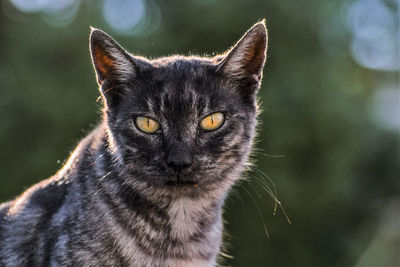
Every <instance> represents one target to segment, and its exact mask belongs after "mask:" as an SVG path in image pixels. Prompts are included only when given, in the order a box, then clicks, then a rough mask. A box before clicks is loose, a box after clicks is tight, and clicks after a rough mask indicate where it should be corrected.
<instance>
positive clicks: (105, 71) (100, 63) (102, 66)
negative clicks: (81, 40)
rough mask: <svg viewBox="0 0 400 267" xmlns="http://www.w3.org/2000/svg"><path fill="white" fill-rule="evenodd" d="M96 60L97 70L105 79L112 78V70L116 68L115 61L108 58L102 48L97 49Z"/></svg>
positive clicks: (97, 47)
mask: <svg viewBox="0 0 400 267" xmlns="http://www.w3.org/2000/svg"><path fill="white" fill-rule="evenodd" d="M95 58H96V62H95V65H96V68H97V70H98V71H99V72H100V73H101V75H102V76H103V77H105V78H110V77H111V75H112V73H111V71H112V69H113V66H114V61H113V60H112V59H111V58H110V57H108V56H107V55H106V54H105V53H104V51H103V49H102V48H101V47H100V46H96V48H95Z"/></svg>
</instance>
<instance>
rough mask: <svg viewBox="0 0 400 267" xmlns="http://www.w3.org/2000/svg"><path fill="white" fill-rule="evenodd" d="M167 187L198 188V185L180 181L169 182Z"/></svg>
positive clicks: (193, 182) (192, 182)
mask: <svg viewBox="0 0 400 267" xmlns="http://www.w3.org/2000/svg"><path fill="white" fill-rule="evenodd" d="M165 185H167V186H177V187H184V186H192V187H197V186H198V184H197V183H196V182H195V181H179V180H168V181H167V182H166V183H165Z"/></svg>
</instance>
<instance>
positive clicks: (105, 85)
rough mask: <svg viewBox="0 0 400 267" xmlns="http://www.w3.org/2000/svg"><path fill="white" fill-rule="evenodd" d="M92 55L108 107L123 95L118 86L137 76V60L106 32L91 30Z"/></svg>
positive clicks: (101, 90) (98, 80)
mask: <svg viewBox="0 0 400 267" xmlns="http://www.w3.org/2000/svg"><path fill="white" fill-rule="evenodd" d="M90 53H91V56H92V62H93V67H94V69H95V71H96V76H97V82H98V84H99V86H100V92H101V94H102V96H103V98H104V100H106V102H107V103H106V104H107V105H108V106H110V105H112V104H115V103H116V100H117V98H118V97H119V96H120V95H121V92H119V90H121V89H120V88H118V86H117V85H119V84H121V83H123V82H124V81H126V80H129V79H131V78H133V77H135V76H136V74H137V68H136V66H135V59H134V58H133V56H131V55H130V54H129V53H128V52H127V51H125V50H124V49H123V48H122V47H121V46H120V45H119V44H118V43H117V42H116V41H114V40H113V39H112V38H111V37H110V36H109V35H108V34H106V33H105V32H103V31H101V30H98V29H95V28H91V33H90Z"/></svg>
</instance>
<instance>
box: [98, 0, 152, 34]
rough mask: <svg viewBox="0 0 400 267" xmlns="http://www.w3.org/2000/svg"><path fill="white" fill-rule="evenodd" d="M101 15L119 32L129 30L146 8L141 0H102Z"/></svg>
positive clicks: (141, 17)
mask: <svg viewBox="0 0 400 267" xmlns="http://www.w3.org/2000/svg"><path fill="white" fill-rule="evenodd" d="M102 11H103V15H104V18H105V20H106V21H107V23H108V24H109V25H110V26H111V27H113V28H114V29H115V30H116V31H119V32H129V31H130V30H132V29H133V28H134V27H135V26H137V25H138V24H139V23H140V22H141V20H142V19H143V17H144V15H145V12H146V9H145V5H144V3H143V2H142V0H104V2H103V8H102Z"/></svg>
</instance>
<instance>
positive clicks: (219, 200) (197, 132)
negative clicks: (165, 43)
mask: <svg viewBox="0 0 400 267" xmlns="http://www.w3.org/2000/svg"><path fill="white" fill-rule="evenodd" d="M266 38H267V37H266V30H265V26H264V23H263V22H262V23H258V24H256V25H255V26H254V27H253V28H252V29H250V30H249V32H248V33H247V34H246V35H245V36H244V37H243V38H242V39H241V40H240V41H239V42H238V44H237V45H236V46H235V47H234V48H232V49H231V50H230V51H228V52H227V53H226V54H225V55H221V56H217V57H215V58H198V57H181V56H175V57H169V58H162V59H156V60H152V61H150V60H147V59H144V58H139V57H134V56H132V55H130V54H129V53H127V52H126V51H125V50H123V49H122V48H121V47H120V46H119V45H118V44H117V43H116V42H115V41H114V40H112V39H111V38H110V37H109V36H108V35H106V34H105V33H103V32H101V31H99V30H93V31H92V34H91V53H92V56H93V63H94V67H95V70H96V73H97V78H98V81H99V85H100V92H101V94H102V97H103V100H104V112H103V122H102V123H101V124H99V125H98V126H97V127H96V129H94V130H93V131H92V133H91V134H89V135H88V136H87V137H86V138H84V139H83V140H82V141H81V142H80V143H79V145H78V146H77V148H76V149H75V150H74V152H73V153H72V154H71V156H70V158H69V159H68V161H67V163H66V164H65V165H64V166H63V168H62V169H61V170H59V171H58V172H57V173H56V174H55V175H54V176H53V177H51V178H49V179H47V180H44V181H42V182H41V183H39V184H36V185H34V186H33V187H31V188H29V189H28V190H27V191H26V192H24V193H23V194H22V195H21V196H19V197H18V198H16V199H15V200H13V201H10V202H7V203H4V204H2V205H1V206H0V266H214V265H215V264H216V262H217V258H218V255H219V252H220V249H221V242H222V231H223V229H222V228H223V225H222V217H221V213H222V212H221V210H222V206H223V204H224V200H225V197H226V195H227V193H228V192H229V189H230V188H231V186H232V185H233V184H234V183H235V182H236V181H237V180H238V179H239V177H240V173H241V172H242V170H243V167H244V166H245V164H246V162H247V159H248V155H249V152H250V148H251V144H252V138H253V136H254V131H255V125H256V114H257V104H256V98H255V95H256V92H257V90H258V88H259V86H260V81H261V74H262V68H263V65H264V61H265V51H266V41H267V39H266ZM213 112H223V113H224V115H225V118H226V121H225V122H224V124H223V125H222V126H221V127H220V128H219V129H217V130H215V131H212V132H205V131H204V130H202V129H199V122H200V121H201V119H202V118H204V117H205V116H207V115H209V114H211V113H213ZM135 116H151V117H152V118H154V119H156V120H157V121H158V122H159V123H160V125H161V129H160V131H159V132H157V133H154V134H146V133H143V132H141V131H140V130H139V129H138V128H137V127H136V126H135V123H134V120H133V118H134V117H135ZM180 151H181V152H180ZM182 151H185V153H186V154H188V155H190V157H191V158H190V166H185V168H184V169H183V168H179V169H177V168H175V167H176V166H171V165H169V164H168V163H166V158H167V157H168V155H178V156H179V153H183V152H182ZM171 153H172V154H171ZM172 167H174V168H172Z"/></svg>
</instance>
